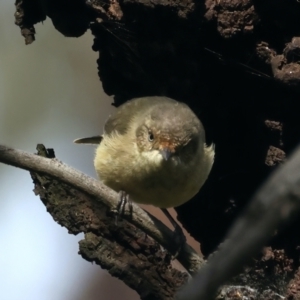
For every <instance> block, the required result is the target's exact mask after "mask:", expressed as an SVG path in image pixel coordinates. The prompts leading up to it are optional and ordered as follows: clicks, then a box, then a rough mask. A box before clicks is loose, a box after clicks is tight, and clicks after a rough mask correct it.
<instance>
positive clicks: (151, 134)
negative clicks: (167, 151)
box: [148, 131, 154, 142]
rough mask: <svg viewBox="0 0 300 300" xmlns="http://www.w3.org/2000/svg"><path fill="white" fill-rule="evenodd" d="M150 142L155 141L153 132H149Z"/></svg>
mask: <svg viewBox="0 0 300 300" xmlns="http://www.w3.org/2000/svg"><path fill="white" fill-rule="evenodd" d="M148 140H149V142H153V140H154V135H153V133H152V132H151V131H149V132H148Z"/></svg>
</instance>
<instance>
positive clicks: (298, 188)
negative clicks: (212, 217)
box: [178, 147, 300, 300]
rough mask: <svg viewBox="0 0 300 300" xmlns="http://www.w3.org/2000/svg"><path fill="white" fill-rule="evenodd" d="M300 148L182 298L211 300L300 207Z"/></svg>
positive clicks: (271, 179)
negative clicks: (222, 285)
mask: <svg viewBox="0 0 300 300" xmlns="http://www.w3.org/2000/svg"><path fill="white" fill-rule="evenodd" d="M299 170H300V147H298V148H297V149H296V151H295V152H294V154H293V155H292V156H291V158H290V159H289V160H288V161H287V162H286V163H285V164H284V165H282V166H280V167H279V168H278V169H277V171H275V173H273V175H272V176H271V177H270V178H269V180H268V181H267V182H266V183H265V184H264V186H263V187H262V188H261V189H260V190H259V191H258V192H257V193H256V195H255V196H254V198H253V200H252V201H251V204H250V205H249V207H248V208H247V209H246V211H245V212H244V214H243V215H242V216H241V217H240V218H239V219H238V220H237V222H236V223H235V224H234V226H233V228H232V229H231V230H230V232H229V234H228V236H227V239H226V241H225V243H224V244H223V245H222V246H221V249H220V251H219V252H218V253H216V254H215V255H214V256H213V257H212V259H211V260H209V261H208V264H207V265H206V266H205V267H204V268H202V269H201V270H200V272H199V274H198V275H197V276H196V278H195V279H194V280H193V281H192V282H191V283H190V284H189V285H188V286H187V288H186V289H184V290H183V291H181V294H180V296H179V297H178V299H189V300H196V299H210V298H211V297H212V296H213V294H214V293H215V292H216V290H217V288H218V287H219V286H220V285H221V284H223V283H224V282H225V281H228V280H229V279H230V277H231V276H233V275H234V274H236V273H237V272H238V271H239V270H240V269H241V267H242V266H243V265H244V264H245V263H246V262H248V261H249V259H250V258H251V257H252V256H253V255H255V254H256V253H257V252H258V251H259V250H261V248H262V247H263V245H264V244H265V243H266V242H267V241H268V240H269V239H270V238H271V237H272V235H273V234H274V233H275V230H277V229H278V227H282V226H283V225H285V224H286V223H287V222H288V221H290V220H291V218H292V217H293V216H294V215H295V214H296V213H298V211H299V209H300V173H299Z"/></svg>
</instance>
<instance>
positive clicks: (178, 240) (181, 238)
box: [161, 208, 186, 259]
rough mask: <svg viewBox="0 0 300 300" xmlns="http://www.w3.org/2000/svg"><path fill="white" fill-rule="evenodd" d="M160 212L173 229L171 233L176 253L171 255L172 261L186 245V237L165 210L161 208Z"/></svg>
mask: <svg viewBox="0 0 300 300" xmlns="http://www.w3.org/2000/svg"><path fill="white" fill-rule="evenodd" d="M161 210H162V212H163V213H164V214H165V215H166V217H167V218H168V219H169V221H170V222H171V224H172V225H173V227H174V231H173V238H174V241H175V244H176V251H175V253H172V255H173V257H174V259H175V258H176V257H177V256H178V254H179V252H180V251H181V249H182V247H183V246H184V244H185V243H186V237H185V235H184V233H183V230H182V228H181V227H180V225H179V224H178V223H177V222H176V221H175V220H174V218H173V217H172V216H171V214H170V213H169V211H168V210H167V209H166V208H161Z"/></svg>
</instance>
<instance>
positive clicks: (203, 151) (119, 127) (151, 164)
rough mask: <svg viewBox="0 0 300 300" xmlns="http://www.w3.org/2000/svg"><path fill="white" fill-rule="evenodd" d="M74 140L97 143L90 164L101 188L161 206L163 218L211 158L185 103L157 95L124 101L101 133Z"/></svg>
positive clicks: (194, 187) (197, 183)
mask: <svg viewBox="0 0 300 300" xmlns="http://www.w3.org/2000/svg"><path fill="white" fill-rule="evenodd" d="M74 142H75V143H78V144H98V147H97V150H96V155H95V159H94V166H95V170H96V172H97V174H98V177H99V179H100V180H101V181H102V182H103V183H104V184H105V185H106V186H108V187H110V188H112V189H113V190H115V191H117V192H119V193H124V192H125V195H128V197H129V200H130V201H133V202H136V203H139V204H151V205H154V206H156V207H159V208H161V209H162V210H163V212H164V213H165V214H166V215H167V217H168V218H169V219H170V214H169V213H168V211H167V208H170V207H177V206H180V205H182V204H184V203H185V202H187V201H189V200H190V199H191V198H192V197H193V196H195V194H197V193H198V191H199V190H200V188H201V187H202V186H203V184H204V182H205V181H206V179H207V178H208V175H209V173H210V171H211V168H212V166H213V162H214V156H215V151H214V144H211V145H210V146H207V145H206V141H205V130H204V127H203V125H202V123H201V121H200V120H199V118H198V117H197V116H196V115H195V113H194V112H193V111H192V110H191V109H190V108H189V106H188V105H186V104H185V103H183V102H179V101H176V100H173V99H171V98H168V97H163V96H151V97H141V98H135V99H132V100H129V101H127V102H125V103H124V104H122V105H121V106H119V107H118V108H117V109H116V111H115V112H114V113H113V114H112V115H110V116H109V118H108V120H107V121H106V123H105V125H104V132H103V135H102V136H92V137H89V138H81V139H77V140H75V141H74ZM123 195H124V194H123ZM171 222H172V224H173V225H174V226H175V229H176V227H177V226H176V224H177V223H176V222H175V221H174V220H173V221H171ZM174 222H175V223H176V224H174Z"/></svg>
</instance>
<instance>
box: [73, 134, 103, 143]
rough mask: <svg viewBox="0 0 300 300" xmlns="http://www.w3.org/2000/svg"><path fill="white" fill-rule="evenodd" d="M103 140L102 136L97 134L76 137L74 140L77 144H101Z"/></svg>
mask: <svg viewBox="0 0 300 300" xmlns="http://www.w3.org/2000/svg"><path fill="white" fill-rule="evenodd" d="M101 141H102V136H101V135H95V136H91V137H86V138H80V139H76V140H74V141H73V143H75V144H100V142H101Z"/></svg>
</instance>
